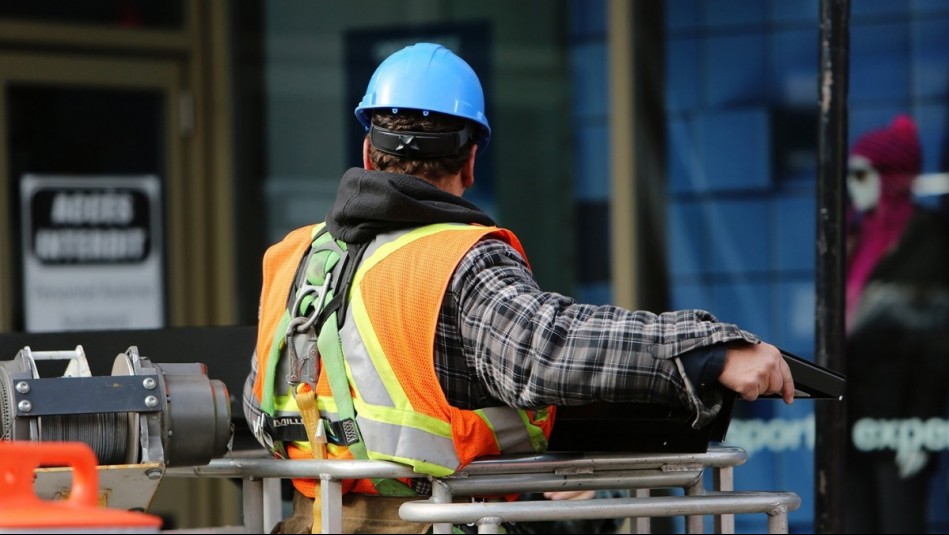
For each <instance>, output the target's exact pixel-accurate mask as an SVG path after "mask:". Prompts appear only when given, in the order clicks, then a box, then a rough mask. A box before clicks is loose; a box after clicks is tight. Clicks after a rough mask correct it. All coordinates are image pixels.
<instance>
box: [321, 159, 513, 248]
mask: <svg viewBox="0 0 949 535" xmlns="http://www.w3.org/2000/svg"><path fill="white" fill-rule="evenodd" d="M433 223H477V224H480V225H486V226H492V225H494V224H495V223H494V220H492V219H491V218H490V217H489V216H488V215H487V214H486V213H484V212H483V211H481V209H480V208H478V207H477V206H475V205H474V204H472V203H470V202H468V201H466V200H465V199H462V198H461V197H458V196H457V195H453V194H451V193H448V192H446V191H443V190H441V189H439V188H437V187H435V186H433V185H432V184H430V183H428V182H426V181H425V180H422V179H421V178H418V177H414V176H411V175H402V174H398V173H388V172H384V171H367V170H365V169H362V168H358V167H353V168H351V169H349V170H347V171H346V172H345V173H344V174H343V178H342V179H341V180H340V183H339V189H338V190H337V192H336V200H335V201H334V203H333V207H332V208H330V213H329V217H327V220H326V226H327V228H328V229H329V231H330V233H331V234H332V235H333V236H334V237H336V238H337V239H340V240H343V241H345V242H347V243H361V242H367V241H369V240H371V239H372V238H374V237H375V236H376V235H377V234H381V233H383V232H389V231H393V230H400V229H405V228H412V227H418V226H422V225H429V224H433Z"/></svg>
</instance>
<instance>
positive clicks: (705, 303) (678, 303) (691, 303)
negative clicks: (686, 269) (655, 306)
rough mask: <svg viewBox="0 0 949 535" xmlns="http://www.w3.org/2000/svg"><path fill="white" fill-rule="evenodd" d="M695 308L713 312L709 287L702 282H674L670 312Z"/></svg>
mask: <svg viewBox="0 0 949 535" xmlns="http://www.w3.org/2000/svg"><path fill="white" fill-rule="evenodd" d="M693 308H698V309H701V310H709V311H711V308H712V294H711V292H710V291H709V287H708V286H707V285H706V284H704V283H702V282H689V281H686V282H674V283H673V285H672V303H671V305H670V310H687V309H693Z"/></svg>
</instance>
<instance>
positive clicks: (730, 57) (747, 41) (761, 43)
mask: <svg viewBox="0 0 949 535" xmlns="http://www.w3.org/2000/svg"><path fill="white" fill-rule="evenodd" d="M765 49H766V47H765V38H764V34H763V33H761V32H754V33H751V34H742V35H729V36H724V37H710V38H708V39H707V40H706V42H705V51H704V58H705V72H706V73H707V75H706V77H705V103H706V104H707V105H709V106H713V107H715V106H734V105H740V104H758V103H762V102H764V101H765V92H766V87H765V86H766V83H765V79H766V78H765V72H766V71H765Z"/></svg>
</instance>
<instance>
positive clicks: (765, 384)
mask: <svg viewBox="0 0 949 535" xmlns="http://www.w3.org/2000/svg"><path fill="white" fill-rule="evenodd" d="M718 382H720V383H722V384H723V385H724V386H725V387H726V388H729V389H731V390H734V391H735V392H737V393H738V395H740V396H741V397H742V399H745V400H748V401H754V400H756V399H758V396H765V395H768V394H781V397H782V398H784V402H785V403H787V404H788V405H790V404H791V403H792V402H793V401H794V379H793V378H792V377H791V369H790V368H788V363H787V362H785V361H784V357H782V356H781V352H780V351H779V350H778V348H776V347H774V346H773V345H771V344H767V343H764V342H761V343H760V344H749V343H745V342H735V343H731V344H728V346H727V349H726V353H725V365H724V366H723V368H722V374H721V375H719V376H718Z"/></svg>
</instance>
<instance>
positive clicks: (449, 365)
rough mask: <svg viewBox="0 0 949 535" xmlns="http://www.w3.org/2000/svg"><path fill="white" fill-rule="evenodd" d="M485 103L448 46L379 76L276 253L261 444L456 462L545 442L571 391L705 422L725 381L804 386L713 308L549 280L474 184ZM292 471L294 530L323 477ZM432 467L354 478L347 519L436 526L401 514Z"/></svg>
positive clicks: (393, 59) (255, 402)
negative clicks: (347, 147) (538, 273)
mask: <svg viewBox="0 0 949 535" xmlns="http://www.w3.org/2000/svg"><path fill="white" fill-rule="evenodd" d="M484 110H485V107H484V95H483V92H482V87H481V83H480V81H479V79H478V77H477V75H476V74H475V72H474V71H473V70H472V69H471V67H470V66H469V65H468V64H467V63H466V62H465V61H464V60H463V59H461V58H460V57H458V56H457V55H455V54H454V53H453V52H451V51H450V50H448V49H447V48H445V47H443V46H440V45H437V44H432V43H419V44H416V45H413V46H409V47H406V48H404V49H402V50H399V51H397V52H395V53H394V54H392V55H391V56H389V57H388V58H387V59H385V60H384V61H383V62H382V63H381V64H380V65H379V66H378V68H377V69H376V71H375V73H374V74H373V75H372V77H371V79H370V80H369V84H368V87H367V89H366V93H365V96H364V97H363V98H362V101H361V102H359V104H358V106H357V107H356V109H355V114H356V118H357V119H358V120H359V121H360V123H362V125H363V126H364V127H365V128H366V136H365V139H364V140H363V147H362V155H363V167H362V168H353V169H349V170H348V171H346V172H345V173H344V174H343V176H342V179H341V182H340V185H339V190H338V193H337V197H336V200H335V203H334V205H333V207H332V209H331V210H330V213H329V214H328V215H327V217H326V220H325V222H324V223H318V224H315V225H312V226H308V227H305V228H302V229H297V230H295V231H293V232H291V233H290V234H288V235H287V237H286V238H285V239H284V240H283V241H281V242H280V243H278V244H276V245H274V246H272V247H271V248H270V249H269V250H268V251H267V253H266V255H265V257H264V278H263V290H262V293H261V309H260V323H259V335H258V342H257V350H256V354H255V356H254V358H253V360H252V366H251V368H252V369H251V373H250V375H249V377H248V381H247V385H246V388H245V393H244V397H245V414H246V415H247V418H248V421H249V422H250V425H251V427H252V429H253V430H254V432H255V434H256V435H257V437H258V439H259V440H260V441H261V443H262V444H264V445H265V446H267V447H268V448H269V449H271V451H273V452H274V453H275V455H277V456H280V457H288V458H311V457H312V456H316V457H321V456H324V455H325V457H326V458H329V459H337V458H356V459H359V458H368V459H384V460H392V461H396V462H400V463H405V464H408V465H411V466H413V467H414V469H415V470H416V471H418V472H421V473H425V474H430V475H432V476H436V477H439V476H446V475H450V474H451V473H453V472H454V471H456V470H457V469H459V468H461V467H463V466H465V465H466V464H467V463H469V462H471V461H472V460H474V459H476V458H479V457H482V456H486V455H497V454H509V453H523V452H541V451H544V450H545V448H546V446H547V440H546V439H547V438H548V437H549V435H550V431H551V429H552V426H553V425H554V419H555V407H556V406H566V405H580V404H586V403H591V402H595V401H610V402H648V403H654V404H663V405H668V406H674V407H687V408H688V409H689V410H690V411H691V412H693V413H694V415H695V425H696V426H701V425H704V424H705V423H707V422H709V421H711V420H712V419H713V418H714V417H715V416H716V414H717V412H718V410H719V408H720V406H721V403H720V401H721V400H722V399H723V395H724V392H725V390H726V389H730V390H732V391H734V392H737V393H738V394H739V395H740V396H741V397H742V398H744V399H746V400H754V399H756V398H758V397H759V396H762V395H767V394H780V395H781V396H782V397H783V398H784V400H785V402H786V403H791V402H792V400H793V396H794V382H793V379H792V377H791V372H790V370H789V369H788V366H787V364H786V363H785V362H784V359H783V358H782V357H781V355H780V352H779V351H778V349H777V348H775V347H774V346H773V345H770V344H767V343H764V342H761V341H760V340H759V339H758V338H757V337H756V336H755V335H753V334H751V333H748V332H746V331H744V330H742V329H740V328H739V327H738V326H736V325H733V324H728V323H721V322H719V321H717V320H716V318H715V317H714V316H713V315H712V314H710V313H708V312H705V311H701V310H682V311H673V312H667V313H664V314H658V315H657V314H653V313H651V312H647V311H632V310H626V309H623V308H620V307H616V306H593V305H586V304H579V303H576V302H575V301H574V300H573V299H571V298H570V297H567V296H564V295H560V294H557V293H552V292H545V291H543V290H541V288H539V287H538V285H537V283H536V281H535V280H534V278H533V276H532V274H531V269H530V267H529V264H528V261H527V255H526V254H525V251H524V250H523V248H522V247H521V244H520V243H519V241H518V239H517V237H516V236H515V235H514V233H512V232H511V231H510V230H507V229H503V228H499V227H497V226H496V225H495V222H494V221H493V220H492V219H491V218H490V217H489V216H488V215H487V214H486V213H485V212H483V211H481V210H480V209H479V208H478V207H477V206H475V205H473V204H471V203H470V202H468V201H466V200H465V199H463V198H462V194H463V193H464V192H465V190H466V189H468V188H470V187H471V186H472V185H473V184H474V182H475V162H476V160H477V158H478V154H479V153H480V152H482V151H484V150H485V148H486V147H487V145H488V142H489V140H490V136H491V128H490V126H489V123H488V118H487V117H486V116H485V111H484ZM551 231H552V232H556V231H557V229H551ZM314 400H315V402H314ZM316 410H318V413H316V412H315V411H316ZM307 420H309V421H310V422H311V423H310V424H309V426H308V425H307V423H306V422H307ZM314 422H316V423H314ZM314 428H322V431H323V432H322V433H320V432H317V433H314ZM317 435H319V436H317ZM323 436H325V438H326V440H327V442H326V445H325V449H324V447H323V446H322V443H323V438H322V437H323ZM293 484H294V487H295V498H294V515H293V517H291V518H289V519H287V520H286V521H284V522H283V523H282V524H281V525H280V526H278V530H280V531H282V532H294V531H296V530H299V531H305V532H308V531H309V529H310V525H309V524H311V523H312V522H313V517H312V516H311V511H312V504H313V501H312V497H313V496H314V491H315V486H314V485H315V484H318V482H313V481H312V480H311V481H307V480H303V479H296V480H293ZM427 484H428V482H427V480H426V479H424V478H417V479H407V480H405V481H395V480H382V481H379V480H374V481H347V482H345V484H344V491H345V492H346V494H345V496H344V510H345V514H344V529H345V530H346V531H347V532H350V531H356V530H364V532H369V531H372V532H376V533H381V532H390V533H396V532H405V533H409V532H415V533H417V532H420V531H423V530H425V529H427V527H428V526H419V525H410V524H408V523H406V522H403V521H401V520H400V519H399V517H398V506H399V505H400V504H401V503H403V502H404V501H405V500H407V499H419V498H418V496H419V495H425V494H426V493H427V492H428V489H427V488H425V487H426V485H427ZM591 494H592V493H591V492H580V493H563V494H558V493H549V494H548V498H551V499H564V498H567V499H572V498H588V497H591ZM367 511H368V514H364V513H366V512H367ZM511 528H512V527H511V526H509V527H508V529H511Z"/></svg>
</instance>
